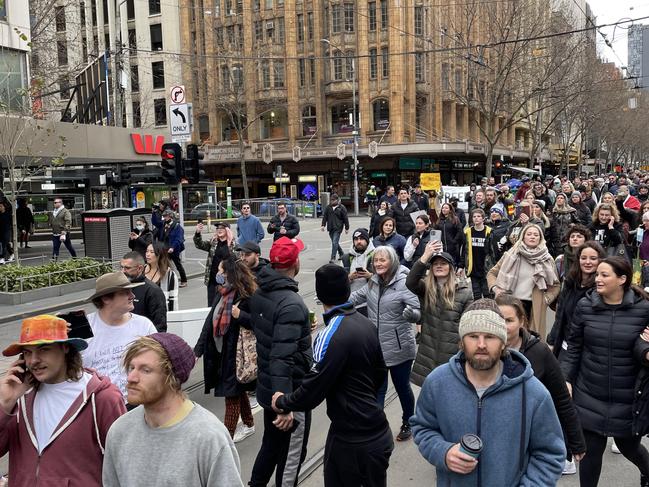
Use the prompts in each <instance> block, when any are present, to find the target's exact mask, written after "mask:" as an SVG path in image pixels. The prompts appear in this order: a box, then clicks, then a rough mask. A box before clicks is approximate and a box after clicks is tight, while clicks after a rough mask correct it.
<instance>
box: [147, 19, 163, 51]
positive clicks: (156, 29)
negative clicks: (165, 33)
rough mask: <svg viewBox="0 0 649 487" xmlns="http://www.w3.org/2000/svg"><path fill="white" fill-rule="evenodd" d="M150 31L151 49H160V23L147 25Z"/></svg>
mask: <svg viewBox="0 0 649 487" xmlns="http://www.w3.org/2000/svg"><path fill="white" fill-rule="evenodd" d="M149 29H150V32H151V50H152V51H162V24H153V25H150V26H149Z"/></svg>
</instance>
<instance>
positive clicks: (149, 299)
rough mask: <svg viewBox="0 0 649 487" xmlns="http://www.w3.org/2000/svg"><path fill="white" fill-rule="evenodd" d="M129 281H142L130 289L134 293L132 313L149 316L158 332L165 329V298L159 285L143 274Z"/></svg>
mask: <svg viewBox="0 0 649 487" xmlns="http://www.w3.org/2000/svg"><path fill="white" fill-rule="evenodd" d="M131 282H133V283H138V282H143V283H144V285H142V286H138V287H134V288H133V289H131V291H133V294H134V295H135V298H134V299H133V313H135V314H136V315H140V316H146V317H147V318H149V319H150V320H151V323H153V326H155V329H156V330H158V331H159V332H165V331H167V298H165V295H164V293H163V292H162V289H160V286H158V285H156V284H154V283H153V282H151V281H150V280H149V279H147V278H146V277H145V276H144V274H141V275H139V276H138V277H135V278H133V279H131Z"/></svg>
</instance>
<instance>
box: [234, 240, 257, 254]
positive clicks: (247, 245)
mask: <svg viewBox="0 0 649 487" xmlns="http://www.w3.org/2000/svg"><path fill="white" fill-rule="evenodd" d="M234 250H235V251H237V252H245V253H246V254H261V248H260V247H259V245H257V244H256V243H255V242H253V241H252V240H248V241H247V242H244V243H242V244H240V245H237V246H236V247H235V248H234Z"/></svg>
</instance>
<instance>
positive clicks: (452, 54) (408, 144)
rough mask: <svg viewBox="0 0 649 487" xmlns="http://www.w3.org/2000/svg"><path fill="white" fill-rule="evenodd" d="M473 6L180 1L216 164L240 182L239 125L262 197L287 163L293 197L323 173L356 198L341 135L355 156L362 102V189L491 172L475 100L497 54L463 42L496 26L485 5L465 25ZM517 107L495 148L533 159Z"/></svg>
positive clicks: (323, 179)
mask: <svg viewBox="0 0 649 487" xmlns="http://www.w3.org/2000/svg"><path fill="white" fill-rule="evenodd" d="M548 10H549V9H548ZM463 11H464V10H463V6H462V5H461V2H459V3H457V2H456V3H449V4H448V5H447V6H446V5H445V6H444V7H442V8H440V7H439V6H438V5H437V3H436V2H433V0H403V1H401V2H399V3H396V2H392V1H389V0H355V1H347V0H216V1H214V2H206V1H204V0H182V3H181V14H182V21H181V32H182V33H183V39H182V41H183V46H184V48H185V50H189V51H190V52H191V53H192V56H191V57H190V59H191V61H190V63H191V65H190V66H188V69H183V75H184V79H185V85H187V87H188V90H187V91H188V93H189V99H190V101H191V102H193V105H194V114H195V117H196V119H197V124H196V129H197V130H196V132H197V133H196V136H197V138H200V139H201V140H202V141H203V142H205V143H206V146H205V147H206V161H208V163H214V164H218V165H219V170H218V171H219V173H221V174H223V175H224V176H225V177H228V178H230V181H231V182H232V183H233V185H234V188H235V194H236V193H240V189H241V188H240V185H241V180H240V179H239V176H238V175H239V168H240V165H239V162H238V161H239V159H240V155H239V154H240V153H239V148H238V147H239V146H238V143H237V141H238V138H239V137H240V136H242V137H243V139H244V141H245V154H244V155H245V158H246V161H247V165H248V168H249V173H250V174H251V178H249V179H250V181H251V183H250V188H251V194H253V195H259V196H265V195H267V194H268V189H269V188H268V186H269V185H270V186H271V187H272V186H273V179H272V171H273V169H274V167H275V165H276V164H282V166H283V169H284V171H285V172H287V173H288V174H289V178H290V180H291V186H292V187H293V188H292V195H294V196H298V195H299V193H300V192H301V191H302V190H301V188H302V186H303V185H302V184H301V181H312V180H313V179H312V178H313V177H314V176H317V177H319V179H318V183H319V185H320V189H321V190H325V188H327V189H328V187H329V186H333V189H335V190H337V191H339V192H341V193H342V194H343V195H344V196H345V197H347V196H349V195H350V193H351V188H352V185H351V184H350V181H349V180H344V178H343V174H344V171H343V167H344V166H346V165H347V164H348V162H347V161H340V160H339V159H338V158H337V155H338V154H339V153H338V152H337V146H339V144H344V145H345V151H344V154H345V155H346V157H347V158H349V157H350V156H351V153H352V147H351V145H352V144H353V140H354V133H353V132H354V126H353V125H354V124H353V122H354V117H352V116H351V115H352V113H353V111H354V106H356V113H357V117H356V120H357V127H356V128H357V130H358V134H357V137H358V155H359V160H360V165H361V166H363V167H364V174H365V178H364V185H363V186H362V188H361V190H362V191H363V190H364V189H365V186H366V185H369V184H370V183H373V184H378V185H379V186H384V185H386V184H390V183H391V184H400V183H410V184H412V183H414V182H416V181H417V180H418V178H419V173H420V172H422V171H423V172H440V173H441V174H442V180H443V181H444V182H445V183H448V182H449V181H450V180H451V179H455V180H457V181H458V182H459V183H460V184H462V183H463V182H467V183H468V181H471V180H473V179H474V177H475V176H476V175H477V174H484V172H485V153H486V145H485V138H484V136H483V134H481V131H480V129H479V122H482V127H484V126H485V120H484V114H481V113H480V111H479V109H478V108H477V106H476V105H474V104H472V103H471V102H468V101H467V100H473V99H476V98H477V97H478V94H477V91H478V90H483V91H484V90H486V84H485V83H486V82H487V81H486V78H487V76H486V73H487V70H488V69H489V68H488V67H487V65H488V57H489V53H485V59H482V58H481V52H479V49H472V48H470V47H467V48H466V49H462V48H461V46H462V45H467V46H470V45H471V44H478V43H479V42H480V41H484V40H485V39H486V38H487V34H486V33H487V32H488V30H489V27H488V25H487V21H486V20H485V19H480V17H479V16H476V18H475V20H476V22H475V24H476V25H475V28H474V30H472V32H470V33H469V35H466V32H465V31H463V29H462V19H461V16H462V12H463ZM463 36H464V38H462V37H463ZM463 43H464V44H463ZM476 69H477V70H478V74H477V75H476V74H475V73H476ZM480 70H482V71H480ZM471 74H473V77H471V76H470V75H471ZM469 80H472V81H469ZM460 92H461V93H462V94H463V96H458V94H459V93H460ZM472 97H473V98H472ZM506 107H507V105H503V110H502V113H498V114H497V116H496V117H495V118H494V119H493V125H494V129H495V130H499V129H502V135H501V137H500V140H499V143H498V144H497V145H496V147H495V151H494V155H495V157H496V158H500V157H503V158H506V160H507V161H508V162H516V161H523V160H524V159H525V158H527V156H528V154H527V153H526V152H525V151H517V150H516V147H515V140H516V131H515V129H514V127H513V126H511V127H504V126H503V123H504V120H505V118H506V115H507V113H506V112H507V110H506ZM480 117H482V119H481V118H480ZM242 129H243V130H242ZM240 132H241V134H240ZM373 141H375V142H377V143H378V144H379V145H378V155H376V157H374V158H371V157H369V154H368V152H369V145H370V143H371V142H373ZM268 144H270V145H271V146H272V150H273V152H272V159H273V164H269V165H266V164H264V163H263V162H262V158H263V157H264V155H266V160H268V151H267V149H264V147H266V148H268ZM295 147H300V149H301V154H297V151H295V150H293V149H294V148H295ZM296 154H297V155H300V156H301V160H300V161H299V162H297V163H296V162H293V161H294V156H295V155H296ZM341 155H342V154H341ZM295 158H297V157H295ZM237 185H239V188H237ZM362 191H361V192H362Z"/></svg>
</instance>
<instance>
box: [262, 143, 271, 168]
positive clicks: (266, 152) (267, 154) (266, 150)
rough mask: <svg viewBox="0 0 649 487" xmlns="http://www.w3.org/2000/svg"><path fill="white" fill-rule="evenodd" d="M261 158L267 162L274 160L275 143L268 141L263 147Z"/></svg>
mask: <svg viewBox="0 0 649 487" xmlns="http://www.w3.org/2000/svg"><path fill="white" fill-rule="evenodd" d="M261 158H262V160H263V161H264V162H265V163H266V164H270V163H271V162H273V145H272V144H270V143H266V144H264V145H263V147H262V148H261Z"/></svg>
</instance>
